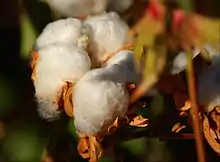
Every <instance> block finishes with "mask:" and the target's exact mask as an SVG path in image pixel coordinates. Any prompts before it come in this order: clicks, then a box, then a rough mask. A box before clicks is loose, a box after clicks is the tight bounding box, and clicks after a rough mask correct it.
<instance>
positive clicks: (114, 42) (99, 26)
mask: <svg viewBox="0 0 220 162" xmlns="http://www.w3.org/2000/svg"><path fill="white" fill-rule="evenodd" d="M84 23H85V24H87V25H88V26H90V30H89V31H91V32H90V33H89V38H90V43H89V46H88V52H89V55H90V58H91V61H92V66H93V67H100V66H101V65H100V64H101V63H102V62H103V60H104V59H105V56H106V53H112V52H115V51H116V50H118V49H119V48H120V47H122V46H123V44H124V43H125V40H126V34H127V32H128V30H129V27H128V25H127V24H126V23H125V22H124V21H123V20H122V19H121V18H120V17H119V15H118V14H117V13H115V12H110V13H103V14H100V15H97V16H92V17H89V18H88V19H87V20H86V21H85V22H84Z"/></svg>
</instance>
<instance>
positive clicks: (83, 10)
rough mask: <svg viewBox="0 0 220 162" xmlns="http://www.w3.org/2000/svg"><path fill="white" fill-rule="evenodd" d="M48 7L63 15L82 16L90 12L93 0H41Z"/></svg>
mask: <svg viewBox="0 0 220 162" xmlns="http://www.w3.org/2000/svg"><path fill="white" fill-rule="evenodd" d="M43 1H44V2H46V3H47V4H48V5H49V6H50V8H52V9H53V10H55V11H56V12H58V13H60V14H61V15H64V16H72V17H78V16H84V15H87V14H89V13H91V12H92V8H93V5H94V2H93V0H43Z"/></svg>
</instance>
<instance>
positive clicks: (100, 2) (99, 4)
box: [92, 0, 110, 14]
mask: <svg viewBox="0 0 220 162" xmlns="http://www.w3.org/2000/svg"><path fill="white" fill-rule="evenodd" d="M93 1H94V3H93V8H92V14H100V13H102V12H104V11H105V10H106V8H107V6H108V3H109V1H110V0H93Z"/></svg>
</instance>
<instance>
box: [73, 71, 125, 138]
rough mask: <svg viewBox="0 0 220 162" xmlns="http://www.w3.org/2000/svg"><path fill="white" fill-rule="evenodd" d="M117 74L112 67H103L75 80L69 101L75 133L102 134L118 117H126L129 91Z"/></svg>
mask: <svg viewBox="0 0 220 162" xmlns="http://www.w3.org/2000/svg"><path fill="white" fill-rule="evenodd" d="M117 72H118V71H117ZM119 77H120V74H117V73H116V71H115V67H105V68H99V69H94V70H91V71H89V72H88V73H86V74H85V75H84V76H83V77H82V78H81V79H80V80H79V81H78V82H77V83H76V85H75V86H74V91H73V95H72V101H73V103H74V123H75V127H76V130H77V131H78V133H81V134H84V135H87V136H98V135H103V134H105V133H107V131H108V128H109V127H110V126H111V125H112V124H113V122H114V121H115V119H116V118H117V117H119V118H120V117H121V118H124V117H125V114H126V112H127V110H128V103H129V94H128V91H127V89H126V86H125V84H124V83H123V82H121V81H120V78H119Z"/></svg>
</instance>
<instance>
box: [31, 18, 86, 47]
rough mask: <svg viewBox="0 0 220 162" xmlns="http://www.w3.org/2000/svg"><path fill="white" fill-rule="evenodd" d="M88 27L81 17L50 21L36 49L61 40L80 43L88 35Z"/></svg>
mask: <svg viewBox="0 0 220 162" xmlns="http://www.w3.org/2000/svg"><path fill="white" fill-rule="evenodd" d="M88 32H89V31H88V28H87V27H86V26H85V25H83V23H82V22H81V21H80V20H79V19H75V18H66V19H59V20H56V21H54V22H51V23H49V24H48V25H46V27H45V28H44V29H43V31H42V33H41V34H40V35H39V36H38V38H37V40H36V43H35V49H34V50H35V51H38V50H39V49H40V48H42V47H44V46H47V45H48V44H51V43H55V42H61V43H70V44H73V45H78V43H79V39H80V38H81V37H82V36H83V35H85V36H86V35H88Z"/></svg>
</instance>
